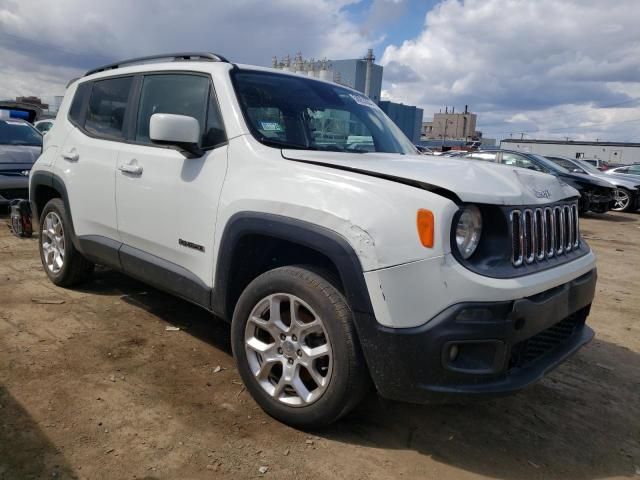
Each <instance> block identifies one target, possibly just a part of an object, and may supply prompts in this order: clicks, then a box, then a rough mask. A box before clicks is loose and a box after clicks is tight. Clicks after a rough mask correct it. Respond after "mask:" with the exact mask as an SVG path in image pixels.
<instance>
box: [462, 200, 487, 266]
mask: <svg viewBox="0 0 640 480" xmlns="http://www.w3.org/2000/svg"><path fill="white" fill-rule="evenodd" d="M481 234H482V214H481V213H480V209H479V208H478V207H476V206H475V205H467V206H466V207H464V208H463V210H462V214H461V215H460V217H458V224H457V225H456V245H457V246H458V251H459V252H460V255H462V258H464V259H465V260H466V259H467V258H469V257H470V256H471V255H473V252H475V251H476V248H478V244H479V243H480V235H481Z"/></svg>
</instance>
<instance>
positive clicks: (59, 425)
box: [0, 214, 640, 480]
mask: <svg viewBox="0 0 640 480" xmlns="http://www.w3.org/2000/svg"><path fill="white" fill-rule="evenodd" d="M4 223H5V220H4V219H0V227H1V228H0V478H2V479H5V478H7V479H14V478H15V479H25V478H91V479H95V478H148V479H151V478H258V477H264V478H278V479H279V480H284V479H294V478H295V479H307V478H308V479H343V478H363V479H390V478H440V479H467V478H525V479H538V478H539V479H549V478H570V479H601V478H629V477H634V476H635V477H636V478H640V214H607V215H602V216H595V215H594V216H590V217H587V218H585V219H583V220H582V223H581V225H582V230H583V234H584V235H585V237H586V238H587V239H588V241H589V242H590V244H591V246H592V247H593V248H594V250H595V251H596V253H597V254H598V257H599V261H598V269H599V283H598V287H597V297H596V300H595V303H594V307H593V310H592V313H591V316H590V319H589V323H590V324H591V326H592V327H593V328H594V329H595V330H596V339H595V340H594V341H593V342H592V343H591V344H590V345H589V346H587V347H586V348H585V349H583V350H582V351H581V352H580V353H579V354H578V355H576V356H575V357H573V358H572V359H571V360H570V361H569V362H568V363H566V364H564V365H563V366H561V367H560V368H559V369H558V370H556V371H555V372H554V373H553V374H551V375H550V376H549V377H548V378H546V379H545V380H543V381H542V382H541V383H539V384H538V385H536V386H535V387H532V388H530V389H528V390H526V391H525V392H522V393H520V394H518V395H516V396H512V397H507V398H501V399H495V400H488V401H484V402H481V403H474V404H469V405H458V406H414V405H404V404H395V403H389V402H382V401H380V400H378V398H377V397H376V396H375V395H373V394H372V395H371V396H370V397H369V398H368V399H367V400H366V402H365V403H364V404H363V405H362V406H361V407H360V408H359V409H358V410H356V412H355V413H353V414H352V415H350V416H349V417H348V418H346V419H345V420H343V421H342V422H340V423H339V424H337V425H335V426H333V427H331V428H330V429H329V430H324V431H320V432H313V433H305V432H300V431H296V430H294V429H291V428H289V427H286V426H284V425H282V424H280V423H278V422H276V421H274V420H272V419H271V418H270V417H268V416H267V415H265V414H264V413H262V411H261V410H259V409H258V407H257V406H256V404H255V403H254V402H253V400H252V399H251V398H250V397H249V395H248V394H247V392H246V391H245V390H244V388H243V386H242V384H241V383H240V380H239V376H238V373H237V372H236V370H235V369H234V367H233V360H232V358H231V354H230V352H231V350H230V346H229V342H228V334H229V328H228V326H227V325H226V324H224V323H223V322H222V321H219V320H217V319H215V318H213V317H211V316H210V315H209V314H207V313H206V312H204V311H202V310H200V309H198V308H197V307H194V306H192V305H190V304H187V303H185V302H183V301H181V300H179V299H176V298H174V297H171V296H168V295H165V294H163V293H161V292H158V291H155V290H153V289H151V288H149V287H147V286H145V285H142V284H140V283H138V282H136V281H134V280H131V279H129V278H127V277H125V276H123V275H120V274H117V273H114V272H112V271H109V270H105V269H99V270H98V271H97V272H96V274H95V275H94V280H93V281H92V282H91V283H88V284H86V285H84V286H83V287H82V288H80V289H77V290H64V289H60V288H57V287H55V286H53V285H52V284H51V283H50V282H49V281H48V280H47V279H46V276H45V274H44V272H43V271H42V269H41V266H40V260H39V258H38V253H37V240H36V239H28V240H20V239H17V238H15V237H13V236H11V235H10V234H9V232H8V230H7V229H6V228H5V227H4V226H3V225H4ZM168 326H177V327H180V330H179V331H168V330H167V329H166V327H168ZM261 467H263V468H262V469H261ZM264 467H266V468H267V470H266V472H265V473H261V470H262V471H264V470H265V468H264Z"/></svg>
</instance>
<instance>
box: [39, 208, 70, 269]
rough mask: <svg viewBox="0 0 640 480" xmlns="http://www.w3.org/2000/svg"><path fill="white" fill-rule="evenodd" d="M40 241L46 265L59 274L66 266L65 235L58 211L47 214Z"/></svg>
mask: <svg viewBox="0 0 640 480" xmlns="http://www.w3.org/2000/svg"><path fill="white" fill-rule="evenodd" d="M40 241H41V242H42V253H43V257H44V263H45V265H46V266H47V268H48V269H49V271H50V272H52V273H56V274H57V273H58V272H59V271H60V270H61V269H62V267H63V266H64V254H65V237H64V228H63V227H62V220H61V219H60V216H59V215H58V214H57V213H56V212H49V213H48V214H47V215H46V216H45V218H44V226H43V228H42V236H41V240H40Z"/></svg>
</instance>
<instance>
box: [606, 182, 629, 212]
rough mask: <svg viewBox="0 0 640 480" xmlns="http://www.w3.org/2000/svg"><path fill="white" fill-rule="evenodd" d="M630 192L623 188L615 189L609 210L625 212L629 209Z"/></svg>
mask: <svg viewBox="0 0 640 480" xmlns="http://www.w3.org/2000/svg"><path fill="white" fill-rule="evenodd" d="M631 200H632V196H631V192H629V190H627V189H625V188H617V189H616V190H614V192H613V206H612V207H611V210H614V211H616V212H626V211H627V210H630V209H631V206H632V205H631V203H632V202H631Z"/></svg>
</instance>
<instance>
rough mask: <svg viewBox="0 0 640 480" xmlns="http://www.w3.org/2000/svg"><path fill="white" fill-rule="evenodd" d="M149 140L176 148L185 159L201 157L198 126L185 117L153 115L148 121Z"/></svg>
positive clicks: (194, 121) (165, 114)
mask: <svg viewBox="0 0 640 480" xmlns="http://www.w3.org/2000/svg"><path fill="white" fill-rule="evenodd" d="M149 138H150V139H151V141H152V142H155V143H160V144H164V145H174V146H176V147H178V148H179V149H180V150H181V151H182V152H183V153H184V154H185V156H186V157H187V158H197V157H201V156H202V155H203V153H204V152H203V150H202V149H201V148H200V147H199V145H198V142H199V140H200V124H199V123H198V120H196V119H195V118H193V117H188V116H186V115H173V114H171V113H154V114H153V115H151V119H150V120H149Z"/></svg>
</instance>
